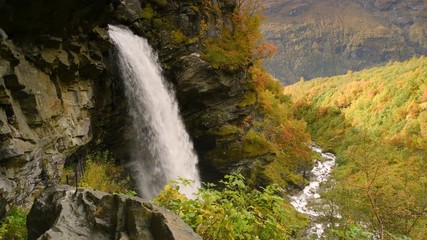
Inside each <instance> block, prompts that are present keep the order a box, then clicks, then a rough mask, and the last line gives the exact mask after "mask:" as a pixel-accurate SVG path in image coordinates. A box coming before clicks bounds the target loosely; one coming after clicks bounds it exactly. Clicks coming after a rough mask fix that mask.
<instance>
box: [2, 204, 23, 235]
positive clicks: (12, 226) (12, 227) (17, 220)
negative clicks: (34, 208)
mask: <svg viewBox="0 0 427 240" xmlns="http://www.w3.org/2000/svg"><path fill="white" fill-rule="evenodd" d="M26 222H27V211H24V210H22V209H19V208H18V207H16V206H14V207H13V208H12V209H11V210H10V211H9V212H8V213H7V215H6V217H5V218H4V219H3V220H2V221H1V223H0V239H2V240H3V239H4V240H21V239H27V227H26Z"/></svg>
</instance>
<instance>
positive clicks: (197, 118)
mask: <svg viewBox="0 0 427 240" xmlns="http://www.w3.org/2000/svg"><path fill="white" fill-rule="evenodd" d="M220 7H221V9H222V15H215V13H211V12H209V9H208V8H206V6H204V3H203V1H201V0H200V1H199V0H196V1H190V0H188V1H172V0H169V1H161V0H152V1H138V0H126V1H116V0H95V1H90V3H88V2H87V1H83V0H79V1H65V2H61V3H59V2H57V1H53V0H44V1H39V2H34V1H11V0H10V1H9V0H4V1H0V142H1V145H0V217H1V215H3V214H4V212H5V210H7V209H8V207H9V206H10V205H11V204H15V203H18V204H23V203H30V202H31V200H32V194H33V193H35V192H38V191H39V190H40V189H42V188H44V187H45V186H46V185H50V184H52V183H56V182H57V181H58V179H59V178H60V175H61V173H62V168H63V167H64V164H65V163H66V162H72V161H77V160H79V159H81V157H82V156H84V153H85V152H88V151H91V150H93V149H94V148H104V149H105V148H107V149H109V150H110V151H111V152H113V153H114V154H115V155H116V156H117V158H118V159H119V160H121V161H126V160H127V158H128V156H127V153H126V147H127V144H126V143H127V142H128V140H129V139H131V138H132V131H130V130H129V129H127V128H126V126H129V125H130V124H127V123H126V122H127V121H128V118H127V117H126V107H127V104H126V99H124V94H123V91H122V84H121V81H122V80H121V79H120V77H119V76H118V74H117V71H116V66H115V63H114V49H113V47H112V45H111V43H110V42H109V40H108V36H107V34H106V31H107V25H108V24H123V25H127V26H129V27H130V28H131V29H132V30H133V31H135V32H136V33H138V34H139V35H141V36H144V37H146V38H147V39H148V40H149V42H150V43H151V45H152V46H153V48H154V49H155V50H156V51H157V52H158V54H159V60H160V62H161V64H162V66H163V68H164V74H165V76H166V78H167V79H168V80H169V81H171V82H172V83H173V84H174V85H175V86H176V91H177V95H178V99H179V103H180V107H181V110H182V113H183V116H184V120H185V122H186V124H187V127H188V129H189V132H190V135H191V136H192V137H193V139H194V140H195V146H196V150H197V152H198V155H199V157H200V161H201V168H202V175H203V176H205V177H206V176H210V177H211V178H213V179H215V178H218V177H220V176H221V175H222V174H225V173H229V172H231V171H233V170H235V169H237V166H234V165H231V164H230V165H227V164H222V165H221V166H219V165H215V161H214V160H215V159H212V158H210V157H209V156H210V155H209V152H210V151H212V150H213V149H216V148H217V146H218V144H219V143H220V144H222V146H223V145H224V144H226V143H227V142H232V141H235V140H236V139H232V138H230V137H224V136H222V135H221V134H218V133H217V132H216V131H215V129H219V128H220V127H221V126H222V125H224V124H226V123H231V124H240V123H241V122H242V121H243V119H244V118H245V117H246V116H247V115H248V114H249V113H250V112H252V111H253V110H254V106H253V104H248V105H246V106H245V107H242V106H239V103H240V102H241V101H242V100H243V99H244V96H245V94H246V93H247V92H248V91H249V92H250V91H251V89H250V87H248V84H247V80H246V78H245V75H244V73H243V72H242V71H239V70H237V71H222V70H218V69H213V68H212V67H211V66H210V64H208V63H207V62H205V61H203V60H202V59H201V57H200V54H201V52H202V51H203V46H202V44H201V43H200V39H199V32H200V30H201V26H200V22H201V20H202V19H204V20H205V22H207V24H208V25H212V26H214V25H215V24H216V22H217V21H226V19H227V14H229V13H231V10H232V9H233V8H234V2H233V1H225V2H223V3H221V5H220ZM212 29H214V27H213V28H212ZM209 34H210V35H211V36H214V35H216V34H217V31H215V30H213V31H211V32H210V33H209ZM207 178H208V177H206V178H205V179H207Z"/></svg>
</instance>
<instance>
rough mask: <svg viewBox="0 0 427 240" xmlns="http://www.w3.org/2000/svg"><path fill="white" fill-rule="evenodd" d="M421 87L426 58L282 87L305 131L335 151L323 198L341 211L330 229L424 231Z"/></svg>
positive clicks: (426, 83)
mask: <svg viewBox="0 0 427 240" xmlns="http://www.w3.org/2000/svg"><path fill="white" fill-rule="evenodd" d="M426 89H427V58H426V57H420V58H413V59H411V60H408V61H406V62H402V63H399V62H390V63H389V64H387V65H386V66H384V67H377V68H372V69H368V70H364V71H361V72H354V73H353V72H349V73H348V74H346V75H342V76H336V77H331V78H321V79H314V80H312V81H308V82H299V83H297V84H295V85H292V86H289V87H286V89H285V93H288V94H292V97H293V101H294V103H295V104H296V105H297V109H298V110H299V111H298V115H299V116H300V117H303V118H304V119H305V120H306V121H307V123H308V128H309V130H310V132H311V133H312V136H313V137H314V138H315V139H316V141H317V142H318V143H319V144H321V145H322V146H324V147H326V148H328V149H333V150H334V151H335V152H336V153H337V155H338V166H339V167H338V168H337V170H336V171H335V173H334V177H335V181H336V182H335V186H334V188H333V190H331V191H330V193H329V194H326V195H325V197H327V198H328V199H329V200H330V201H331V202H333V204H331V206H334V205H335V206H338V207H339V209H340V213H341V215H342V218H341V219H335V221H338V222H340V227H339V229H335V230H334V231H333V232H335V233H336V234H339V233H340V231H341V230H342V229H345V228H346V227H349V226H351V225H354V224H356V225H359V227H361V228H364V229H365V230H367V231H369V232H372V233H373V234H374V236H376V238H378V239H405V237H411V238H412V239H423V238H424V237H425V236H427V227H426V226H427V225H426V223H427V198H426V196H427V172H426V171H425V169H427V111H426V109H427V98H426ZM333 218H334V217H333V216H330V219H333ZM339 236H342V235H339Z"/></svg>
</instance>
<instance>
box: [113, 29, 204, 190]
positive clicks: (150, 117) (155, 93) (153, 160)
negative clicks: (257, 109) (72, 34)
mask: <svg viewBox="0 0 427 240" xmlns="http://www.w3.org/2000/svg"><path fill="white" fill-rule="evenodd" d="M108 32H109V35H110V38H111V40H112V41H113V43H114V44H115V46H116V48H117V52H118V54H117V55H118V61H119V67H120V72H121V75H122V78H123V81H124V85H125V94H126V97H127V99H128V103H129V104H128V105H129V115H130V117H131V118H132V127H133V131H134V132H135V139H134V141H133V146H132V149H131V152H130V154H131V158H132V160H131V164H130V169H131V171H132V174H133V177H134V180H135V182H136V184H137V187H138V192H139V193H140V195H142V196H143V197H145V198H152V197H154V196H155V195H156V194H158V193H159V192H160V191H161V189H162V188H163V187H164V185H166V184H167V183H168V181H169V180H176V179H177V178H179V177H182V178H185V179H190V180H194V182H195V183H194V184H193V185H192V186H187V187H184V186H182V187H181V188H180V192H181V193H185V194H187V195H190V194H192V193H194V192H195V191H196V189H197V188H198V187H199V186H200V180H199V174H198V171H197V167H196V165H197V161H198V160H197V156H196V154H195V153H194V150H193V144H192V142H191V140H190V137H189V136H188V133H187V132H186V130H185V127H184V124H183V122H182V120H181V118H180V115H179V109H178V104H177V102H176V100H175V97H174V92H173V91H172V88H171V87H170V86H169V85H168V83H167V82H166V81H165V80H164V79H163V77H162V74H161V69H160V66H159V64H158V62H157V57H156V55H155V54H154V53H153V52H152V50H151V47H150V46H149V44H148V42H147V41H146V40H145V39H143V38H141V37H139V36H136V35H134V34H133V33H132V32H131V31H130V30H129V29H127V28H124V27H117V26H111V25H109V30H108Z"/></svg>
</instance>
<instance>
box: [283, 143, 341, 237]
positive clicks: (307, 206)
mask: <svg viewBox="0 0 427 240" xmlns="http://www.w3.org/2000/svg"><path fill="white" fill-rule="evenodd" d="M311 149H312V150H313V151H314V152H317V153H320V154H321V158H320V159H319V160H316V162H315V163H314V167H313V169H312V170H311V172H310V179H309V180H310V183H309V184H308V185H307V186H306V187H305V188H304V190H303V191H302V192H300V193H298V194H296V195H294V196H291V197H290V200H291V204H292V206H294V207H295V209H296V210H297V211H298V212H300V213H303V214H306V215H308V216H309V217H310V218H311V222H312V223H311V225H310V227H309V228H308V231H307V234H308V236H309V237H310V239H311V238H317V239H320V238H321V237H322V235H323V233H324V232H325V226H324V224H323V223H320V222H318V221H316V219H318V218H319V216H322V215H324V213H323V212H322V211H321V210H319V209H318V208H316V207H314V206H315V205H321V204H322V199H321V197H320V190H322V189H321V183H324V182H326V181H328V179H329V176H330V174H331V172H332V169H333V168H334V166H335V155H334V154H332V153H328V152H326V153H324V152H323V150H322V148H320V147H319V146H318V145H316V144H315V143H313V144H312V146H311Z"/></svg>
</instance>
